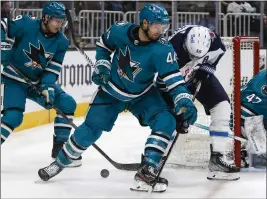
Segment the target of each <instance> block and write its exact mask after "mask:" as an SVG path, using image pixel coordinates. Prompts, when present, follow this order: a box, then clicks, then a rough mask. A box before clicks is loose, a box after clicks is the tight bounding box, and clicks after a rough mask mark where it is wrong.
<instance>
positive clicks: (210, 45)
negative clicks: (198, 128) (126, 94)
mask: <svg viewBox="0 0 267 199" xmlns="http://www.w3.org/2000/svg"><path fill="white" fill-rule="evenodd" d="M169 41H170V43H171V44H172V45H173V47H174V50H175V52H176V55H177V61H178V65H179V66H180V71H181V73H182V75H183V77H184V78H185V81H186V85H187V88H188V89H189V90H190V91H191V92H192V93H195V90H196V88H197V86H198V85H199V83H200V82H201V87H200V90H199V93H198V95H197V97H196V99H197V100H198V101H199V102H200V103H201V104H202V105H203V106H204V108H205V111H206V114H207V115H210V116H211V124H210V128H209V129H210V136H211V150H212V151H211V156H210V162H209V173H208V176H207V178H208V179H210V180H213V179H216V180H238V179H239V176H238V172H239V168H237V167H236V166H235V162H234V158H233V157H234V156H233V151H234V141H233V139H231V138H228V136H227V135H228V134H233V132H232V131H231V130H230V127H229V121H230V114H231V107H230V100H229V98H228V95H227V93H226V92H225V90H224V88H223V86H222V85H221V84H220V82H219V80H218V79H217V78H216V77H215V75H214V72H215V71H216V66H217V64H218V62H219V60H220V58H221V57H222V56H223V55H224V53H225V51H226V49H225V46H224V44H223V43H222V41H221V39H220V37H219V36H218V35H217V34H216V33H214V32H212V31H211V30H209V29H208V28H205V27H203V26H194V25H189V26H184V27H182V28H180V29H178V30H177V31H175V33H174V34H173V35H172V36H171V37H170V38H169ZM156 83H157V86H158V88H159V89H160V90H161V91H162V92H161V93H162V95H163V96H164V98H165V100H166V101H167V102H168V104H169V105H171V106H172V102H171V101H170V100H169V94H168V89H167V87H166V86H165V84H164V83H163V81H162V79H160V77H157V81H156Z"/></svg>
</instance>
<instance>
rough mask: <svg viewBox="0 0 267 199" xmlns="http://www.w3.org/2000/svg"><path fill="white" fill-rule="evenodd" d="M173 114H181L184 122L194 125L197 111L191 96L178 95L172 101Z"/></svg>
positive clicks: (186, 94) (185, 94)
mask: <svg viewBox="0 0 267 199" xmlns="http://www.w3.org/2000/svg"><path fill="white" fill-rule="evenodd" d="M174 104H175V107H174V112H175V113H176V114H177V115H180V114H183V118H184V120H186V121H188V123H189V124H191V125H192V124H194V123H195V121H196V120H197V109H196V107H195V105H194V103H193V101H192V96H191V95H190V94H188V93H180V94H179V95H177V96H176V98H175V101H174Z"/></svg>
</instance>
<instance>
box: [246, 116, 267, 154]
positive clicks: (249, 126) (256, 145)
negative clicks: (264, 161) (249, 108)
mask: <svg viewBox="0 0 267 199" xmlns="http://www.w3.org/2000/svg"><path fill="white" fill-rule="evenodd" d="M244 126H245V128H244V133H245V136H246V137H247V139H248V143H247V147H246V148H247V150H248V151H249V152H250V153H252V154H265V153H266V130H265V128H264V126H263V116H262V115H260V116H253V117H246V118H245V125H244Z"/></svg>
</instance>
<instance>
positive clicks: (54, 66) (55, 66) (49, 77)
mask: <svg viewBox="0 0 267 199" xmlns="http://www.w3.org/2000/svg"><path fill="white" fill-rule="evenodd" d="M68 47H69V40H68V39H67V38H65V36H63V40H62V42H61V43H60V45H59V47H58V50H57V51H56V53H55V54H54V56H53V58H52V60H51V61H50V62H49V63H48V65H47V67H46V68H45V70H44V72H43V74H42V75H41V77H40V82H41V84H44V85H52V84H55V83H56V81H57V79H58V76H59V74H60V72H61V69H62V63H63V60H64V57H65V54H66V51H67V49H68Z"/></svg>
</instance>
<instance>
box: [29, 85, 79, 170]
mask: <svg viewBox="0 0 267 199" xmlns="http://www.w3.org/2000/svg"><path fill="white" fill-rule="evenodd" d="M51 87H53V88H54V92H55V101H54V106H55V107H56V108H58V109H59V110H61V111H62V112H63V113H64V114H65V115H66V116H67V117H68V118H69V119H70V120H71V121H72V120H73V116H74V112H75V109H76V102H75V100H74V99H73V98H72V97H71V96H70V95H68V94H67V93H65V92H64V91H63V90H62V89H61V88H60V87H59V85H56V84H55V85H51ZM27 97H28V98H29V99H30V100H33V101H35V102H36V103H38V104H39V105H41V106H43V107H44V108H48V107H47V106H46V104H45V101H44V100H41V98H42V97H43V96H40V95H39V94H38V93H37V92H35V91H34V90H29V91H28V93H27ZM71 129H72V126H71V125H70V124H69V122H68V121H67V120H65V119H64V118H63V117H62V116H61V115H59V114H57V115H56V117H55V120H54V134H53V148H52V158H56V156H57V154H58V152H59V151H60V150H61V149H62V147H63V144H64V143H65V142H67V141H68V139H69V136H70V132H71ZM80 165H81V160H80V158H79V160H77V161H74V163H73V164H72V165H70V166H71V167H75V166H80Z"/></svg>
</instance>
